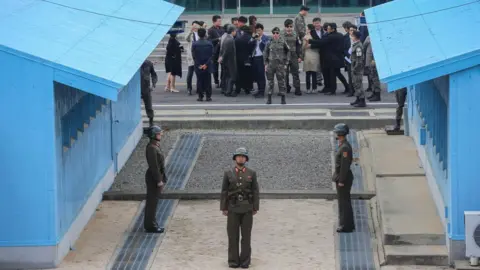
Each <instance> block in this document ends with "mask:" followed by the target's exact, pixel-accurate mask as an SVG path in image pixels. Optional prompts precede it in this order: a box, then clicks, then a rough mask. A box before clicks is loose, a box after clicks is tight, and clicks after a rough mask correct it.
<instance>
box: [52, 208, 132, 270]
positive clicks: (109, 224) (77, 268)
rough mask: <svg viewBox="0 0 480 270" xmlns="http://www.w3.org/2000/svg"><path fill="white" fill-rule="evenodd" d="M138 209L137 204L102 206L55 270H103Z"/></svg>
mask: <svg viewBox="0 0 480 270" xmlns="http://www.w3.org/2000/svg"><path fill="white" fill-rule="evenodd" d="M139 206H140V202H117V201H105V202H102V203H101V204H100V206H99V207H98V210H97V212H96V213H95V215H94V216H93V217H92V219H91V220H90V222H89V223H88V224H87V226H86V227H85V229H84V230H83V232H82V234H81V235H80V238H79V239H78V240H77V242H76V243H75V246H74V249H72V250H71V251H70V252H69V253H68V255H67V256H66V257H65V259H64V260H63V262H62V263H61V264H60V266H59V267H58V268H57V269H61V270H101V269H105V268H106V266H107V265H108V263H109V260H110V259H111V257H112V256H113V253H114V252H115V249H116V247H117V245H119V244H120V243H121V242H122V241H123V235H124V233H125V231H127V229H128V227H129V225H130V223H131V221H132V218H133V217H134V216H135V213H136V212H137V211H138V208H139Z"/></svg>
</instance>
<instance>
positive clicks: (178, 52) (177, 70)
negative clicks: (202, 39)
mask: <svg viewBox="0 0 480 270" xmlns="http://www.w3.org/2000/svg"><path fill="white" fill-rule="evenodd" d="M182 52H183V46H182V45H181V44H180V42H179V41H178V40H177V35H175V34H171V35H170V39H169V40H168V44H167V55H166V57H165V71H166V72H167V73H168V78H167V86H165V91H166V92H176V93H178V90H176V89H175V76H179V77H180V78H181V77H182Z"/></svg>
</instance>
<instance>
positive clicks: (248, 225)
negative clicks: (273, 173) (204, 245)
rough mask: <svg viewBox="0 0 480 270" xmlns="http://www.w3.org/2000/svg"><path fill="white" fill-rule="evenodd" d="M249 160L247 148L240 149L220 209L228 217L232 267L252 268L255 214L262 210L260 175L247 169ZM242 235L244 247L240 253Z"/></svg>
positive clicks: (227, 173) (228, 173)
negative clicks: (258, 176) (252, 236)
mask: <svg viewBox="0 0 480 270" xmlns="http://www.w3.org/2000/svg"><path fill="white" fill-rule="evenodd" d="M248 159H249V158H248V151H247V149H246V148H243V147H242V148H238V149H237V150H236V151H235V153H234V154H233V160H234V161H235V167H233V169H231V170H228V171H225V173H224V175H223V184H222V194H221V199H220V210H221V211H222V212H223V215H225V216H227V233H228V266H229V267H230V268H238V267H241V268H248V267H249V265H250V260H251V253H252V248H251V245H250V242H251V232H252V225H253V215H255V214H256V213H257V211H258V210H259V207H260V200H259V189H258V182H257V173H256V172H255V171H254V170H252V169H249V168H247V167H245V163H246V162H247V161H248ZM240 232H241V234H242V241H241V246H242V247H241V252H240V253H239V249H238V246H239V240H240Z"/></svg>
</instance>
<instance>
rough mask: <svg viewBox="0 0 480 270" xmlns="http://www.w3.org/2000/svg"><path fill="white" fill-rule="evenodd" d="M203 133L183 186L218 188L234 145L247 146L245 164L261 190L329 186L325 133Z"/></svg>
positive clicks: (187, 187)
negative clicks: (193, 166)
mask: <svg viewBox="0 0 480 270" xmlns="http://www.w3.org/2000/svg"><path fill="white" fill-rule="evenodd" d="M225 133H226V132H224V133H217V134H213V135H210V136H208V135H207V136H206V138H205V141H204V144H203V146H202V150H201V153H200V156H199V157H198V160H197V162H196V164H195V168H194V169H193V171H192V174H191V176H190V179H189V181H188V183H187V186H186V189H220V188H221V184H222V177H223V172H224V171H225V170H228V169H230V167H231V166H232V164H233V163H232V153H233V151H235V148H237V147H240V146H244V147H247V149H248V151H249V154H250V161H249V163H248V166H249V167H250V168H252V169H254V170H256V171H257V174H258V180H259V183H260V186H261V188H262V189H264V190H265V189H267V190H273V189H297V190H304V189H314V188H331V182H330V179H331V178H330V177H331V144H330V137H329V134H328V133H327V132H321V131H320V132H316V133H311V132H309V133H306V132H302V131H291V132H289V133H288V134H289V135H287V133H285V132H284V131H281V132H278V133H277V134H275V133H272V132H271V131H267V132H255V133H254V132H252V133H249V134H242V133H241V132H240V133H237V134H236V135H234V136H232V135H231V134H225Z"/></svg>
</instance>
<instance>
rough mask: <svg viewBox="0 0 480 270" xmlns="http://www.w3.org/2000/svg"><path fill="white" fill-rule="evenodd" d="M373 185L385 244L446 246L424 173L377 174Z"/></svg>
mask: <svg viewBox="0 0 480 270" xmlns="http://www.w3.org/2000/svg"><path fill="white" fill-rule="evenodd" d="M384 151H387V152H389V150H388V149H384ZM375 153H376V152H375ZM389 153H390V154H392V153H395V152H389ZM376 187H377V194H378V195H377V199H378V206H379V207H378V211H379V216H380V222H381V229H382V235H383V243H384V244H385V245H419V246H423V245H434V246H435V245H445V233H444V229H443V226H442V223H441V220H440V217H439V216H438V214H437V210H436V207H435V204H434V202H433V199H432V198H431V195H430V190H429V186H428V183H427V179H426V178H425V177H424V176H417V177H377V179H376Z"/></svg>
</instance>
